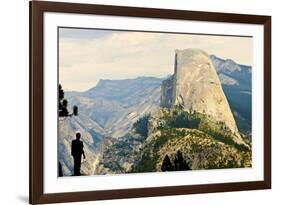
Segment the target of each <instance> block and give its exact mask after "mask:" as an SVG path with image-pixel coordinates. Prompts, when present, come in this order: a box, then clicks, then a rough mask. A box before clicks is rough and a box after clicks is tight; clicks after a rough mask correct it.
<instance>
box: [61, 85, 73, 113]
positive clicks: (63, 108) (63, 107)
mask: <svg viewBox="0 0 281 205" xmlns="http://www.w3.org/2000/svg"><path fill="white" fill-rule="evenodd" d="M67 105H68V102H67V100H66V99H65V98H64V91H63V89H62V86H61V85H60V84H59V117H70V116H72V115H75V116H76V115H78V107H77V106H73V113H71V114H69V112H68V109H67Z"/></svg>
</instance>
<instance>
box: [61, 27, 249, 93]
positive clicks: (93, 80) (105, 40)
mask: <svg viewBox="0 0 281 205" xmlns="http://www.w3.org/2000/svg"><path fill="white" fill-rule="evenodd" d="M252 46H253V45H252V38H251V37H233V36H211V35H192V34H174V33H152V32H133V31H111V30H96V29H77V28H59V83H61V84H62V86H63V89H64V90H67V91H85V90H88V89H90V88H92V87H94V86H95V85H96V84H97V83H98V81H99V80H100V79H128V78H136V77H139V76H154V77H166V76H168V75H171V74H173V72H174V55H175V50H176V49H187V48H199V49H202V50H204V51H205V52H207V53H208V54H209V55H211V54H214V55H216V56H218V57H220V58H223V59H232V60H234V61H235V62H236V63H239V64H245V65H250V66H251V65H252Z"/></svg>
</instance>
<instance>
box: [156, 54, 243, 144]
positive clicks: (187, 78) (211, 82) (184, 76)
mask: <svg viewBox="0 0 281 205" xmlns="http://www.w3.org/2000/svg"><path fill="white" fill-rule="evenodd" d="M168 82H172V83H173V84H172V85H171V84H168V83H166V85H165V83H164V84H163V86H162V93H164V96H167V98H165V99H161V105H162V107H180V108H182V109H183V110H185V111H193V110H195V111H197V112H200V113H203V114H205V115H207V116H210V117H212V118H213V119H214V120H216V121H221V122H224V123H225V124H226V125H227V126H228V128H229V129H230V130H231V131H232V132H233V134H234V135H233V138H234V141H235V142H236V143H238V144H244V142H243V140H242V138H241V136H240V134H239V132H238V129H237V126H236V123H235V120H234V117H233V114H232V112H231V109H230V107H229V104H228V101H227V99H226V97H225V94H224V92H223V89H222V86H221V83H220V80H219V77H218V75H217V73H216V70H215V67H214V65H213V63H212V61H211V59H210V57H209V55H208V54H207V53H206V52H204V51H202V50H199V49H185V50H176V54H175V73H174V76H173V77H171V78H170V79H169V80H168ZM171 86H172V89H171V88H170V87H171ZM169 90H172V96H169V95H168V94H167V93H166V92H167V91H169ZM169 102H171V104H169Z"/></svg>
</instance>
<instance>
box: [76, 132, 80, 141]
mask: <svg viewBox="0 0 281 205" xmlns="http://www.w3.org/2000/svg"><path fill="white" fill-rule="evenodd" d="M80 138H81V134H80V132H76V139H77V140H80Z"/></svg>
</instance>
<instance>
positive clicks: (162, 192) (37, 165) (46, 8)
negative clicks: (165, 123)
mask: <svg viewBox="0 0 281 205" xmlns="http://www.w3.org/2000/svg"><path fill="white" fill-rule="evenodd" d="M29 10H30V11H29V12H30V15H29V21H30V25H29V27H30V29H29V32H30V34H29V47H30V51H29V52H30V58H29V61H30V68H29V69H30V71H29V73H30V75H29V76H30V81H29V91H30V94H29V100H30V102H29V116H30V117H29V130H30V143H29V152H30V153H29V159H30V164H29V168H30V171H29V185H30V187H29V203H30V204H44V203H58V202H77V201H92V200H107V199H121V198H138V197H153V196H166V195H183V194H199V193H212V192H227V191H244V190H258V189H270V188H271V17H270V16H258V15H246V14H230V13H228V14H226V13H214V12H200V11H183V10H167V9H154V8H137V7H120V6H104V5H93V4H77V3H61V2H60V3H59V2H46V1H44V2H41V1H30V2H29ZM44 12H67V13H84V14H100V15H113V16H133V17H149V18H162V19H165V18H166V19H183V20H197V21H214V22H215V21H217V22H228V23H248V24H261V25H263V26H264V180H263V181H253V182H238V183H222V184H204V185H187V186H171V187H153V188H138V189H122V190H108V191H88V192H74V193H56V194H44V192H43V185H44V184H43V183H44V181H43V79H44V78H43V13H44Z"/></svg>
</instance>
